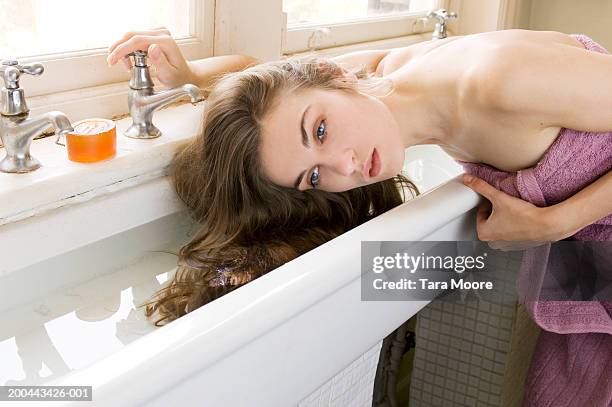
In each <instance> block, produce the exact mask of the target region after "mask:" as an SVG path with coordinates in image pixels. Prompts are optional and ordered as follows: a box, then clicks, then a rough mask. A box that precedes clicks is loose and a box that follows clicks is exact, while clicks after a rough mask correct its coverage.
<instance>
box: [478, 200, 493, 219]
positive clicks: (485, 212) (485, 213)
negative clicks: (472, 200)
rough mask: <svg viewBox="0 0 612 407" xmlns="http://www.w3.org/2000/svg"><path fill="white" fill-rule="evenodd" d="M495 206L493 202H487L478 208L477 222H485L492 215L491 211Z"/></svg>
mask: <svg viewBox="0 0 612 407" xmlns="http://www.w3.org/2000/svg"><path fill="white" fill-rule="evenodd" d="M492 208H493V206H492V205H491V202H489V201H485V202H483V203H481V204H480V205H479V206H478V211H477V212H476V222H479V223H480V222H484V221H486V220H487V219H488V218H489V216H490V215H491V210H492Z"/></svg>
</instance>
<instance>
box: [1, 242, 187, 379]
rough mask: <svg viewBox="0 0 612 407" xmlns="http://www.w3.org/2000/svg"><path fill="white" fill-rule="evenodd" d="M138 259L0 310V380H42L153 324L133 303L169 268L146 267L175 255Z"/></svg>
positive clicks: (170, 263)
mask: <svg viewBox="0 0 612 407" xmlns="http://www.w3.org/2000/svg"><path fill="white" fill-rule="evenodd" d="M140 260H141V261H140V262H138V263H137V264H134V265H132V266H130V267H128V268H126V269H123V270H121V271H118V272H115V273H113V274H112V275H106V276H102V277H100V278H97V279H94V280H91V281H89V282H86V283H84V284H81V285H79V286H76V287H69V288H66V289H64V290H62V292H61V293H60V294H51V295H48V296H47V297H45V298H44V299H39V300H38V301H36V302H33V303H31V304H30V306H29V307H27V306H22V307H16V308H14V309H12V310H9V311H5V313H4V315H2V314H0V317H2V319H3V320H8V321H9V322H12V324H11V325H8V326H6V325H5V326H4V329H3V331H4V330H5V329H7V328H8V331H5V332H4V333H2V332H0V340H1V341H0V360H2V362H3V363H0V385H26V384H39V385H40V384H44V383H46V382H48V381H51V380H53V379H55V378H57V377H60V376H62V375H64V374H66V373H68V372H69V371H71V370H74V369H80V368H82V367H85V366H87V365H90V364H91V363H93V362H95V361H97V360H99V359H101V358H103V357H105V356H107V355H109V354H111V353H113V352H115V351H117V350H119V349H121V348H122V347H124V346H125V345H127V344H128V343H130V342H132V341H134V340H136V339H138V338H140V337H142V336H144V335H146V334H147V333H149V332H152V331H153V330H155V329H157V328H156V327H155V326H154V325H153V324H152V323H150V322H149V321H148V320H147V319H146V318H145V316H144V308H143V307H141V308H137V306H138V305H141V304H142V303H144V302H146V301H147V300H149V299H150V297H151V295H152V294H153V293H154V292H155V291H157V290H159V289H160V288H161V287H162V283H160V281H161V282H163V281H165V280H167V275H168V274H169V273H168V272H165V273H162V274H160V275H157V276H156V275H152V276H151V271H152V270H153V271H157V272H159V271H160V266H162V267H163V269H165V270H170V269H172V268H173V267H174V266H175V265H176V257H175V256H170V255H167V254H166V255H161V254H160V255H152V256H148V257H146V258H143V259H140ZM143 274H144V275H143ZM146 274H148V275H146ZM126 286H127V288H125V287H126ZM92 288H94V290H93V291H92ZM109 294H110V295H109ZM102 296H104V297H102ZM70 309H72V310H73V311H72V312H70ZM67 311H68V312H67ZM10 314H12V315H10ZM33 315H36V317H32V316H33ZM17 332H18V333H17ZM15 333H17V334H16V335H15ZM12 335H13V336H12Z"/></svg>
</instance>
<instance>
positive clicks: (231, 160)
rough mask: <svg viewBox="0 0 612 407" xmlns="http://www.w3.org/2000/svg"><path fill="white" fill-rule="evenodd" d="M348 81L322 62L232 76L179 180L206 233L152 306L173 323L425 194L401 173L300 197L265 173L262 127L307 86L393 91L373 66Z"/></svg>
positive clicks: (185, 250) (288, 63)
mask: <svg viewBox="0 0 612 407" xmlns="http://www.w3.org/2000/svg"><path fill="white" fill-rule="evenodd" d="M353 73H354V74H355V75H347V71H345V70H343V69H342V68H341V67H340V66H339V65H338V64H337V63H335V62H333V61H331V60H329V59H322V58H317V57H308V58H289V59H285V60H280V61H274V62H267V63H263V64H259V65H256V66H253V67H250V68H247V69H245V70H243V71H240V72H233V73H228V74H225V75H223V76H222V77H221V78H220V80H219V81H218V82H217V83H216V85H215V87H214V88H213V89H212V91H211V93H210V94H209V96H208V99H207V102H206V108H205V112H204V118H203V128H202V131H201V133H200V134H199V135H198V136H196V137H195V138H193V139H192V140H190V141H189V142H188V143H187V144H185V145H183V146H182V147H181V148H180V149H179V150H178V151H177V152H176V154H175V156H174V159H173V161H172V163H171V166H170V179H171V181H172V183H173V186H174V188H175V190H176V193H177V195H178V196H179V198H180V199H181V200H182V201H183V202H184V203H185V205H187V207H188V208H189V210H190V214H191V216H192V217H193V219H194V220H195V221H196V222H197V223H198V227H199V228H198V230H197V231H196V233H195V234H194V235H193V236H192V237H191V240H190V241H189V242H188V243H187V244H186V245H185V246H183V247H182V248H181V249H180V251H179V254H178V256H179V259H178V265H177V270H176V273H175V274H174V276H173V277H172V279H171V280H170V281H169V283H168V284H167V286H165V287H164V288H162V289H161V290H160V291H158V292H157V293H156V294H155V296H154V298H153V300H152V301H151V302H149V303H146V304H144V305H146V311H145V315H146V316H147V317H151V316H152V315H153V314H154V313H155V312H158V313H159V315H160V318H159V319H158V320H157V321H155V325H157V326H160V323H162V322H165V321H167V322H170V321H172V320H174V319H176V318H179V317H181V316H183V315H185V314H186V313H188V312H190V311H193V310H194V309H196V308H198V307H200V306H202V305H204V304H206V303H208V302H210V301H213V300H214V299H216V298H219V297H220V296H222V295H224V294H226V293H228V292H230V291H232V290H234V289H236V288H238V287H240V286H241V285H243V284H246V283H247V282H249V281H251V280H253V279H255V278H257V277H259V276H261V275H263V274H265V273H267V272H268V271H271V270H273V269H275V268H277V267H279V266H281V265H282V264H284V263H286V262H288V261H290V260H292V259H293V258H295V257H297V256H300V255H301V254H304V253H306V252H308V251H309V250H311V249H313V248H315V247H317V246H319V245H321V244H323V243H325V242H327V241H328V240H331V239H333V238H334V237H336V236H338V235H340V234H342V233H344V232H346V231H348V230H350V229H352V228H354V227H356V226H358V225H360V224H362V223H363V222H366V221H368V220H370V219H372V218H374V217H376V216H378V215H380V214H382V213H384V212H386V211H387V210H389V209H391V208H393V207H396V206H397V205H399V204H401V203H402V202H404V200H405V199H404V198H405V191H406V190H409V191H410V192H411V194H412V196H416V195H418V193H419V192H418V189H417V188H416V186H415V185H414V184H413V183H412V182H411V181H409V180H408V179H407V178H406V177H404V176H403V175H401V174H398V175H396V176H395V177H394V178H391V179H387V180H385V181H381V182H378V183H375V184H370V185H366V186H363V187H359V188H354V189H351V190H348V191H344V192H326V191H323V190H318V189H309V190H305V191H297V190H295V189H292V188H287V187H282V186H278V185H275V184H273V183H272V182H270V181H269V180H268V179H266V177H265V176H264V174H263V170H262V165H261V161H260V154H259V147H260V134H261V123H262V119H263V118H264V116H265V114H266V112H267V111H268V110H269V108H270V106H271V105H272V104H273V103H274V101H275V98H277V97H282V93H283V92H291V91H297V90H300V89H304V88H320V89H329V90H342V91H346V92H359V91H361V92H367V93H369V94H372V95H375V94H376V93H377V92H380V91H384V92H389V91H392V86H391V84H390V82H389V81H388V80H387V79H384V78H375V77H372V76H371V75H368V74H367V73H366V71H365V69H364V68H362V69H361V70H359V71H356V72H353Z"/></svg>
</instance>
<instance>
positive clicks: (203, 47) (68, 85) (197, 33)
mask: <svg viewBox="0 0 612 407" xmlns="http://www.w3.org/2000/svg"><path fill="white" fill-rule="evenodd" d="M189 6H190V7H189V9H190V16H189V32H190V33H191V35H190V37H188V38H181V39H177V41H176V42H177V44H178V45H179V48H180V50H181V52H182V53H183V55H184V56H185V58H186V59H188V60H192V59H200V58H205V57H208V56H212V55H213V36H214V21H215V20H214V18H215V16H214V14H215V0H190V2H189ZM109 45H110V44H109ZM107 56H108V49H107V47H101V48H94V49H88V50H75V51H66V52H60V53H53V54H41V55H34V56H28V57H20V58H18V60H19V63H21V64H30V63H35V62H38V63H41V64H42V65H43V66H44V67H45V71H44V72H43V74H42V75H41V76H40V77H31V76H29V75H22V76H21V78H20V85H21V87H23V88H24V89H25V91H26V97H28V98H29V97H36V96H42V95H53V94H57V93H61V92H70V91H74V90H79V89H86V88H91V87H98V86H104V85H109V84H112V83H117V82H127V81H128V80H129V73H128V72H126V71H125V70H124V69H123V67H122V66H120V65H121V64H116V65H114V66H113V67H108V65H107V63H106V57H107ZM66 72H73V73H75V74H71V75H66ZM54 99H55V98H54Z"/></svg>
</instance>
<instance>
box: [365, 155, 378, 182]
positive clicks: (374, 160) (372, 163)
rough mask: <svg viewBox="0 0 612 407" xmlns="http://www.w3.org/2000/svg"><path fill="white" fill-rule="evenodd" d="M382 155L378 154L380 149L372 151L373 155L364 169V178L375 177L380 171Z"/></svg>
mask: <svg viewBox="0 0 612 407" xmlns="http://www.w3.org/2000/svg"><path fill="white" fill-rule="evenodd" d="M380 167H381V165H380V156H379V155H378V151H376V148H375V149H374V150H373V151H372V155H370V158H369V160H368V162H367V163H366V164H365V166H364V169H363V175H364V178H366V179H367V178H374V177H376V176H377V175H378V174H379V173H380Z"/></svg>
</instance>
